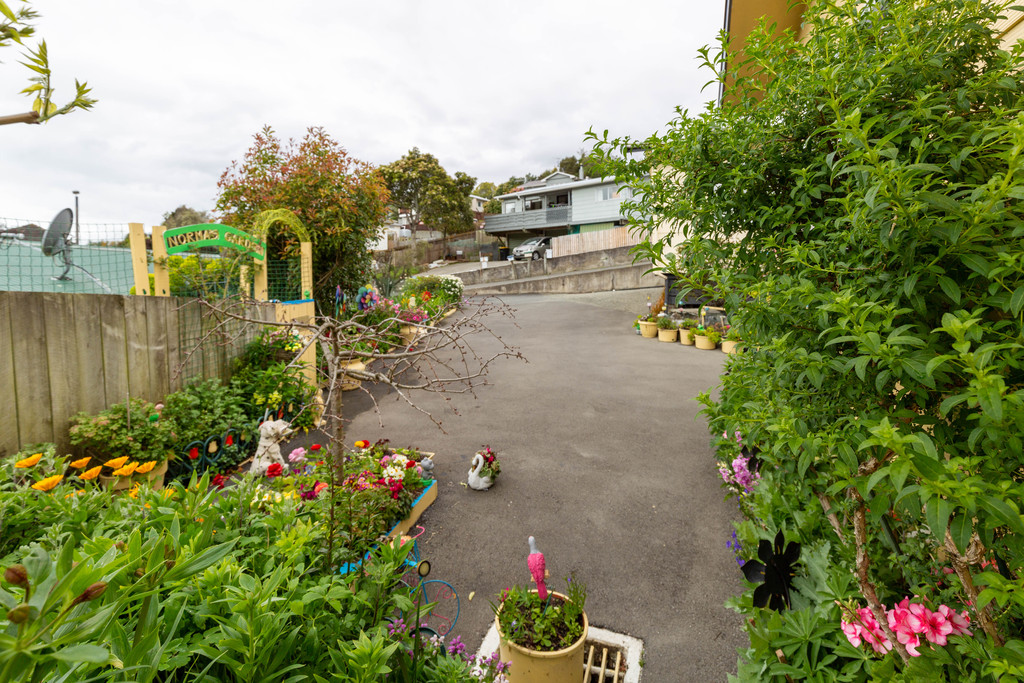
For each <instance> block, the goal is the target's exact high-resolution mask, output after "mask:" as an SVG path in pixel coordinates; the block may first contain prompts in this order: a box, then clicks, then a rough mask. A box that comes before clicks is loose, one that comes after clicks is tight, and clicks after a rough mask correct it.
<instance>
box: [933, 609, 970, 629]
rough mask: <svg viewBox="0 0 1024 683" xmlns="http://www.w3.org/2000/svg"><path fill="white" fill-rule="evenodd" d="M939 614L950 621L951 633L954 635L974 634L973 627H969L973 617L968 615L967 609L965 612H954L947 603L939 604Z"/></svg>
mask: <svg viewBox="0 0 1024 683" xmlns="http://www.w3.org/2000/svg"><path fill="white" fill-rule="evenodd" d="M938 612H939V614H941V615H942V616H943V617H945V618H946V621H947V622H948V623H949V625H950V627H951V630H950V635H954V636H973V635H974V633H972V632H971V629H969V628H967V627H968V626H970V625H971V618H970V617H969V616H967V610H964V611H963V612H954V611H953V610H951V609H950V608H948V607H946V606H945V605H939V609H938Z"/></svg>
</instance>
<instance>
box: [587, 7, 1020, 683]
mask: <svg viewBox="0 0 1024 683" xmlns="http://www.w3.org/2000/svg"><path fill="white" fill-rule="evenodd" d="M809 6H810V8H809V9H808V10H807V11H806V13H805V15H804V22H806V24H807V26H808V28H809V29H810V35H809V37H808V38H807V39H806V40H804V41H801V40H799V39H798V38H797V36H796V35H794V34H793V33H791V32H787V33H785V34H783V35H781V36H777V35H776V34H775V33H774V31H773V27H771V26H767V25H762V26H761V27H760V28H759V29H758V30H756V31H755V32H754V33H753V35H752V36H751V37H750V39H749V41H748V44H747V46H746V47H745V56H744V57H737V56H735V55H733V56H731V57H730V59H729V60H727V61H728V63H729V64H730V67H731V68H733V69H734V71H733V73H737V74H746V75H745V76H742V77H740V78H739V79H738V80H737V81H736V82H735V83H731V82H730V83H727V84H726V85H727V88H728V89H729V96H728V97H727V98H726V99H725V100H724V101H723V102H722V103H720V104H712V105H710V106H709V107H708V108H707V109H705V110H704V111H702V112H699V113H696V114H690V113H688V112H681V113H680V116H679V117H678V118H677V119H676V120H674V121H673V122H672V123H671V124H670V125H669V126H668V128H667V130H666V132H665V133H664V134H663V135H655V136H652V137H650V138H648V139H646V140H629V139H618V140H613V139H608V138H607V134H605V135H604V136H603V137H601V138H600V139H599V140H598V142H599V143H600V149H599V152H598V156H600V157H601V159H600V160H601V161H602V162H603V163H607V164H609V165H611V166H612V167H613V169H614V171H615V173H616V175H617V177H618V178H619V179H620V180H622V181H624V182H626V183H627V184H629V185H632V186H633V187H634V188H635V189H637V190H639V192H637V193H634V196H635V197H636V199H634V200H632V201H631V202H630V203H631V205H632V208H634V209H638V210H639V211H637V212H636V214H637V215H646V216H655V217H656V219H654V220H653V221H650V222H644V223H641V224H639V225H637V229H639V230H641V231H643V232H645V233H646V234H647V236H648V240H647V242H646V243H645V244H643V245H642V246H641V247H640V249H639V250H638V251H639V254H640V255H644V256H648V257H650V258H652V259H653V260H654V262H655V263H656V264H658V265H659V266H663V267H665V268H668V269H670V270H673V271H675V272H676V274H678V275H679V276H681V277H683V278H684V279H685V280H687V281H688V282H690V283H691V284H693V285H695V286H701V287H704V286H714V287H716V288H717V289H718V290H720V292H721V294H722V295H723V296H724V298H725V301H726V307H727V309H728V311H729V314H730V315H729V318H730V321H731V322H732V323H733V324H734V325H735V326H737V328H738V329H739V330H740V332H741V333H742V336H743V338H744V339H745V340H746V344H747V346H748V351H747V352H746V353H743V354H740V355H738V356H734V357H731V360H730V361H729V362H728V365H727V368H728V370H729V372H728V373H727V374H726V375H725V376H723V378H722V386H721V392H720V395H717V394H716V396H715V397H711V396H705V397H704V399H703V400H704V401H705V402H706V405H707V410H706V413H707V415H708V418H709V420H710V423H711V431H712V433H713V434H715V435H718V434H722V433H723V432H725V433H726V438H717V437H716V446H717V449H718V461H719V462H718V466H719V467H720V468H721V472H722V475H723V478H724V479H725V480H726V481H727V482H729V484H728V485H729V486H730V487H731V490H732V491H733V492H734V493H735V494H736V495H737V498H738V500H739V501H740V504H741V508H742V509H743V511H744V513H745V515H746V517H747V520H746V521H745V522H743V523H742V524H740V525H739V526H738V529H737V531H738V536H739V542H740V546H742V550H739V551H738V552H739V559H740V560H741V561H746V562H748V563H749V564H748V565H747V566H745V567H744V568H745V574H746V575H747V577H748V578H750V579H754V580H757V579H761V580H764V582H763V583H761V584H759V585H758V587H757V588H756V589H755V587H754V585H750V586H749V588H750V589H751V590H748V591H747V592H745V593H744V595H743V596H742V597H741V598H739V599H738V600H736V602H735V607H736V608H737V609H739V610H740V611H742V612H744V613H745V617H746V618H745V619H744V622H743V623H744V625H745V628H746V629H747V630H748V632H749V634H750V637H751V649H750V650H749V651H747V652H746V653H745V658H744V661H742V662H741V664H740V677H741V678H742V679H743V680H772V681H781V680H786V679H792V680H819V681H837V680H843V681H865V680H887V681H892V680H898V681H966V680H971V681H993V682H995V681H1009V680H1022V679H1024V639H1022V636H1024V517H1022V515H1021V512H1022V510H1024V504H1022V502H1021V501H1022V500H1024V474H1022V473H1024V439H1022V434H1024V247H1022V244H1024V242H1022V238H1024V206H1022V200H1024V154H1022V150H1024V91H1022V88H1021V82H1020V79H1019V74H1020V73H1021V72H1022V70H1024V50H1022V48H1021V46H1020V45H1015V46H1013V47H1011V48H1010V49H1009V50H1004V49H1002V48H1001V47H1000V41H999V38H998V36H996V35H995V34H994V33H993V28H992V27H993V26H994V25H995V24H996V19H997V16H998V15H999V11H1000V6H999V5H998V4H996V3H991V2H986V1H983V0H956V1H954V0H943V1H933V2H919V1H916V0H889V1H887V2H873V3H854V2H843V1H842V0H819V2H815V3H809ZM1004 7H1005V6H1004ZM703 54H704V58H705V61H706V65H707V66H708V67H709V68H710V69H713V70H715V71H716V72H717V70H718V65H720V64H721V63H723V59H722V56H721V55H720V54H715V53H713V52H712V51H710V50H706V51H704V53H703ZM738 59H743V60H746V62H745V66H744V68H742V69H738V68H736V67H737V60H738ZM721 78H722V77H721V76H719V80H721ZM593 137H594V138H595V139H597V136H593ZM637 146H640V147H642V148H643V150H644V151H645V154H644V155H643V158H639V157H638V156H637V155H635V154H631V152H632V151H633V150H635V149H636V148H637ZM663 226H668V227H670V228H672V229H673V231H674V233H675V234H674V235H669V236H668V237H667V238H665V239H658V238H657V237H656V236H657V235H659V234H660V233H659V232H657V231H658V230H659V229H660V228H661V227H663ZM676 237H684V238H686V239H687V241H686V242H685V243H684V245H683V246H682V247H681V248H680V249H678V250H676V249H673V248H671V247H670V245H671V244H673V243H674V242H672V241H670V240H673V239H674V238H676ZM737 433H738V434H739V439H740V440H741V442H742V445H743V447H744V449H745V451H746V452H745V453H740V452H739V451H740V447H739V445H738V444H737V443H736V438H735V436H736V434H737ZM748 456H750V457H748ZM709 466H714V465H713V464H712V463H709ZM750 470H753V471H755V472H759V476H760V482H759V483H758V482H757V481H756V476H755V477H754V478H753V480H752V479H751V477H750V475H749V474H748V472H749V471H750ZM776 538H778V539H779V541H778V542H775V539H776ZM787 543H789V544H791V545H788V546H787ZM797 543H799V544H800V545H799V546H798V545H796V544H797ZM797 556H798V557H799V561H798V562H793V560H795V559H796V557H797ZM908 596H909V601H908V603H907V604H908V605H913V606H914V608H915V609H916V610H918V611H917V612H913V613H912V612H909V611H907V612H899V611H898V608H897V603H898V602H899V601H901V600H903V599H904V598H908ZM766 605H767V606H769V607H774V608H775V609H777V610H785V608H789V609H788V610H785V611H782V612H781V613H777V612H775V611H772V610H770V609H764V607H765V606H766ZM943 605H945V606H946V607H948V608H949V609H952V610H954V611H955V612H956V613H958V614H959V613H961V612H964V613H965V615H966V616H969V617H970V619H971V628H972V629H973V631H974V635H973V637H971V636H968V635H966V634H961V635H954V634H951V633H950V632H949V631H948V630H946V629H945V625H947V624H950V623H952V619H950V618H946V617H944V616H941V613H940V616H938V617H935V616H930V617H928V620H926V621H927V623H926V622H925V621H922V618H923V617H924V615H925V614H926V612H925V610H927V614H931V615H934V614H935V613H939V608H940V606H943ZM858 609H860V610H862V611H860V612H858V611H857V610H858ZM907 609H908V610H909V607H908V608H907ZM915 615H917V616H915ZM947 616H948V615H947ZM890 618H891V619H892V621H890ZM842 621H845V622H847V624H848V626H847V632H846V633H845V634H844V633H843V632H842V631H840V624H841V622H842ZM876 622H877V623H876ZM925 627H927V628H940V629H941V630H943V633H942V634H938V632H937V631H928V632H927V633H925V631H923V630H919V629H924V628H925ZM860 628H863V629H865V631H866V632H868V633H869V634H870V637H871V638H872V639H874V642H875V644H876V645H878V647H877V648H871V647H868V640H869V639H868V637H863V633H864V631H862V632H860V635H858V632H857V629H860ZM851 633H852V634H853V637H848V635H849V634H851ZM947 637H948V642H947ZM878 650H880V651H881V652H877V651H878ZM886 650H889V653H888V654H885V652H886Z"/></svg>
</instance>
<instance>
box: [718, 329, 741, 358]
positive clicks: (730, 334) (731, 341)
mask: <svg viewBox="0 0 1024 683" xmlns="http://www.w3.org/2000/svg"><path fill="white" fill-rule="evenodd" d="M741 341H743V339H742V337H740V331H739V330H738V329H736V326H735V325H732V326H730V327H729V328H728V330H726V333H725V339H723V340H722V352H723V353H730V354H731V353H736V352H737V351H738V350H739V349H738V348H737V347H738V346H739V343H740V342H741Z"/></svg>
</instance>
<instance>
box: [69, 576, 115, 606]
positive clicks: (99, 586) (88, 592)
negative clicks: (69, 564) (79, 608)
mask: <svg viewBox="0 0 1024 683" xmlns="http://www.w3.org/2000/svg"><path fill="white" fill-rule="evenodd" d="M105 590H107V584H106V582H105V581H97V582H96V583H94V584H92V585H91V586H89V587H88V588H86V589H85V590H84V591H82V594H81V595H79V596H78V597H77V598H75V600H74V603H73V604H75V605H78V604H80V603H83V602H89V601H90V600H95V599H96V598H98V597H100V596H101V595H103V591H105Z"/></svg>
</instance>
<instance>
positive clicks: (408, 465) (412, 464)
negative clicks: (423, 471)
mask: <svg viewBox="0 0 1024 683" xmlns="http://www.w3.org/2000/svg"><path fill="white" fill-rule="evenodd" d="M413 467H416V461H415V460H407V461H406V462H405V469H407V470H411V469H412V468H413Z"/></svg>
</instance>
